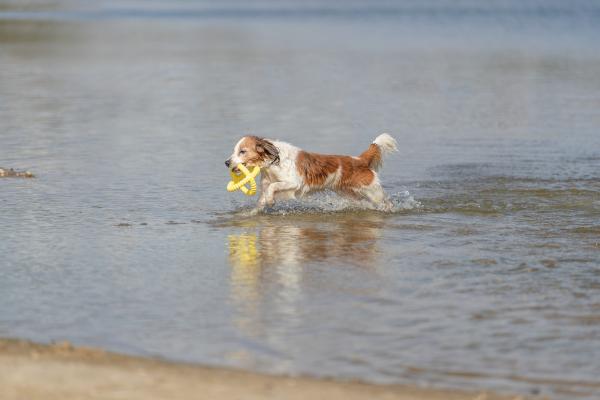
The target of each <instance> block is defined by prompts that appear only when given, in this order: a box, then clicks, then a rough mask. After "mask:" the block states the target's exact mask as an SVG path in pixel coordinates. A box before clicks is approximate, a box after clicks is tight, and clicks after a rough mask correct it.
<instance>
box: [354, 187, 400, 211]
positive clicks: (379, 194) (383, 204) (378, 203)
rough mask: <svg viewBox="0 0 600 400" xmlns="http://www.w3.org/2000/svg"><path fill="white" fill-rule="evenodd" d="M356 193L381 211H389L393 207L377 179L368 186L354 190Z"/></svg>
mask: <svg viewBox="0 0 600 400" xmlns="http://www.w3.org/2000/svg"><path fill="white" fill-rule="evenodd" d="M356 193H357V194H358V195H360V196H361V197H363V198H365V199H367V200H369V201H370V202H371V203H372V204H373V205H374V206H375V207H377V209H379V210H381V211H385V212H390V211H392V209H393V208H394V205H393V204H392V202H391V201H390V199H389V197H388V195H387V194H386V193H385V190H383V187H381V184H380V183H379V182H377V181H375V182H373V183H371V184H370V185H369V186H366V187H363V188H361V189H360V190H358V191H356Z"/></svg>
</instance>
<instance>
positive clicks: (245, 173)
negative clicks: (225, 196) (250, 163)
mask: <svg viewBox="0 0 600 400" xmlns="http://www.w3.org/2000/svg"><path fill="white" fill-rule="evenodd" d="M237 168H238V169H239V170H240V171H241V173H240V174H236V173H235V172H233V169H232V170H231V171H229V173H230V174H231V181H229V183H228V184H227V191H228V192H235V191H236V190H238V189H239V190H241V191H242V192H243V193H244V194H245V195H246V196H254V195H255V194H256V181H255V180H254V178H256V177H257V176H258V174H260V167H257V166H254V167H250V168H252V171H249V170H248V168H246V166H244V165H243V164H238V166H237ZM246 184H250V187H249V188H248V187H246Z"/></svg>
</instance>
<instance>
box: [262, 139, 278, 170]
mask: <svg viewBox="0 0 600 400" xmlns="http://www.w3.org/2000/svg"><path fill="white" fill-rule="evenodd" d="M256 151H257V152H258V153H259V154H264V155H265V156H266V157H267V158H269V159H270V160H271V164H279V149H278V148H277V147H275V145H274V144H273V143H271V142H269V141H268V140H267V139H264V138H259V139H258V140H257V142H256Z"/></svg>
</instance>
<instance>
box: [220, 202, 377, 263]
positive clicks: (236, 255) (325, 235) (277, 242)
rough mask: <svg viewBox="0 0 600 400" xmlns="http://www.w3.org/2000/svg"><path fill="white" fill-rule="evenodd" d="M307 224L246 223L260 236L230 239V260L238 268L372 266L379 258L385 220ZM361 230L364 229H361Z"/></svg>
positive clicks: (363, 218) (371, 218) (307, 220)
mask: <svg viewBox="0 0 600 400" xmlns="http://www.w3.org/2000/svg"><path fill="white" fill-rule="evenodd" d="M314 218H316V219H318V218H319V217H318V216H313V217H309V218H305V219H304V221H302V220H298V221H281V220H276V219H272V220H271V221H268V222H267V221H262V222H263V223H262V224H261V223H260V221H254V220H246V221H244V223H241V224H240V225H243V226H244V227H246V228H250V227H252V228H256V233H246V234H240V235H230V236H229V258H230V262H231V263H232V264H233V265H234V266H245V267H251V268H260V266H264V265H274V264H277V265H282V264H283V265H286V264H287V265H296V264H299V263H304V262H311V261H316V262H318V261H325V260H328V259H335V260H337V261H341V262H342V263H350V264H354V265H361V266H371V265H372V264H373V263H374V262H375V261H376V258H377V255H378V251H377V240H378V239H379V236H380V232H381V228H382V226H383V224H384V219H383V218H382V216H381V215H378V214H372V215H370V216H365V215H361V216H354V217H342V218H336V219H332V220H330V221H328V222H326V223H323V222H321V223H315V222H317V221H312V219H314ZM357 226H360V229H357Z"/></svg>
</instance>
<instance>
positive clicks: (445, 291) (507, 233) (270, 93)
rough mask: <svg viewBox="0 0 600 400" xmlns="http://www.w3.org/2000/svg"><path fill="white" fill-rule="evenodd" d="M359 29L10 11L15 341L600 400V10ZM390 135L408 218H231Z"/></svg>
mask: <svg viewBox="0 0 600 400" xmlns="http://www.w3.org/2000/svg"><path fill="white" fill-rule="evenodd" d="M365 4H366V3H362V2H352V3H350V4H348V3H344V4H342V3H332V2H311V3H308V4H305V3H302V4H299V3H296V2H285V3H274V2H268V1H267V2H252V3H237V2H227V3H212V2H161V1H149V2H142V1H128V2H104V3H102V5H98V4H97V3H92V4H90V3H89V2H78V1H65V2H28V3H27V6H26V7H24V6H19V3H18V2H7V3H5V4H4V5H2V6H0V66H1V69H0V166H3V167H14V168H21V169H29V170H31V171H32V172H34V173H35V174H36V175H37V178H36V179H28V180H24V179H9V178H5V179H2V180H0V226H1V227H2V229H1V231H0V254H1V255H2V260H1V261H0V276H1V277H2V279H0V293H1V296H2V297H1V298H2V301H1V302H0V336H4V337H15V336H16V337H24V338H29V339H33V340H38V341H50V340H55V339H69V340H72V341H73V342H75V343H78V344H86V345H94V346H102V347H105V348H108V349H112V350H117V351H123V352H127V353H132V354H141V355H153V356H160V357H164V358H167V359H172V360H182V361H191V362H198V363H205V364H210V365H217V366H235V367H241V368H246V369H252V370H258V371H265V372H276V373H286V374H304V375H312V376H327V377H334V378H338V379H355V378H358V379H362V380H367V381H372V382H385V383H392V382H402V383H412V384H419V385H426V386H439V387H463V388H473V389H477V388H491V389H495V390H499V391H508V392H517V393H525V394H528V393H541V394H545V395H550V396H553V397H554V398H559V399H560V398H564V399H567V398H568V399H572V398H594V397H597V396H600V381H599V380H598V376H600V361H599V360H600V222H599V221H600V219H599V218H600V174H599V172H598V171H599V168H598V167H599V166H600V135H599V133H598V131H599V129H600V74H598V71H600V51H599V50H600V46H599V45H598V43H600V40H599V39H600V31H599V29H598V26H600V24H599V22H600V21H599V19H600V17H599V15H600V9H599V8H598V6H597V4H596V3H594V2H575V3H572V4H571V3H570V4H569V5H566V4H565V3H562V2H556V3H552V2H550V3H548V2H532V1H530V2H512V1H507V2H492V3H485V5H481V4H479V3H470V2H462V3H460V4H459V5H456V4H455V3H454V2H448V3H446V2H432V3H412V2H377V3H376V7H374V8H370V9H368V10H367V9H365ZM423 4H424V5H423ZM383 131H387V132H390V133H391V134H393V135H394V136H395V137H396V138H397V139H398V141H399V144H400V152H399V154H397V155H396V156H395V157H393V158H391V159H389V160H388V162H387V164H386V165H385V167H384V170H383V173H382V179H383V182H384V186H385V188H386V190H387V191H388V192H389V193H391V194H392V196H393V200H394V202H395V204H396V211H395V212H394V213H393V214H383V213H378V212H375V211H371V210H368V209H363V208H361V207H360V205H359V206H356V205H353V204H350V203H348V202H346V201H342V200H339V199H337V198H336V197H335V196H333V195H332V194H327V193H326V194H323V195H321V196H317V197H315V198H312V199H309V200H307V201H305V202H292V203H286V204H280V205H277V206H276V207H275V208H274V209H272V210H270V211H269V213H267V214H266V215H261V216H258V217H254V218H249V217H247V216H244V215H245V212H246V211H247V210H248V209H249V208H250V207H252V201H253V200H254V199H248V198H245V197H243V196H242V195H240V194H238V193H236V194H229V193H227V192H226V191H225V185H226V182H227V180H228V173H227V171H226V169H225V167H224V166H223V160H224V159H225V158H226V157H227V156H228V155H229V154H230V152H231V148H232V146H233V145H234V144H235V142H236V141H237V139H238V138H239V136H241V135H243V134H246V133H256V134H260V135H265V136H268V137H274V138H279V139H283V140H287V141H290V142H292V143H294V144H296V145H298V146H301V147H303V148H306V149H309V150H314V151H321V152H328V153H331V152H337V153H344V154H358V153H360V152H361V151H363V150H364V149H365V148H366V146H367V145H368V144H369V143H370V141H371V140H372V139H373V138H374V137H375V136H376V135H377V134H379V133H381V132H383Z"/></svg>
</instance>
